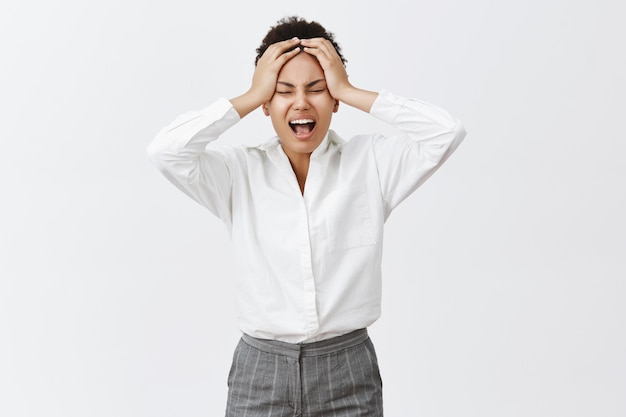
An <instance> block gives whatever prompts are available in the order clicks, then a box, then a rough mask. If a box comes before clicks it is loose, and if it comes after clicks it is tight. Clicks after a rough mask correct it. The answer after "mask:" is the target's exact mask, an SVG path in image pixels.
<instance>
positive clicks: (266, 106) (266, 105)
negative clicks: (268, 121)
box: [261, 103, 270, 116]
mask: <svg viewBox="0 0 626 417" xmlns="http://www.w3.org/2000/svg"><path fill="white" fill-rule="evenodd" d="M261 107H262V108H263V114H264V115H266V116H269V115H270V105H269V103H263V105H262V106H261Z"/></svg>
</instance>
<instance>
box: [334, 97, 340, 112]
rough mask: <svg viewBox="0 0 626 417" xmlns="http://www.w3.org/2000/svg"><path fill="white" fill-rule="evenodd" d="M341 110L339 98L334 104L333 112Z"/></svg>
mask: <svg viewBox="0 0 626 417" xmlns="http://www.w3.org/2000/svg"><path fill="white" fill-rule="evenodd" d="M338 110H339V100H335V105H334V106H333V113H337V111H338Z"/></svg>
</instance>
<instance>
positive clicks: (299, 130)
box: [293, 124, 311, 135]
mask: <svg viewBox="0 0 626 417" xmlns="http://www.w3.org/2000/svg"><path fill="white" fill-rule="evenodd" d="M293 130H294V132H296V135H306V134H307V133H309V132H310V131H311V125H310V124H305V125H295V126H294V127H293Z"/></svg>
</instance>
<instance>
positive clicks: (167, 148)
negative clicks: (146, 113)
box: [148, 99, 240, 170]
mask: <svg viewBox="0 0 626 417" xmlns="http://www.w3.org/2000/svg"><path fill="white" fill-rule="evenodd" d="M239 120H240V119H239V116H238V114H237V113H235V112H234V111H233V109H232V106H231V104H230V103H229V102H228V100H226V99H220V100H218V101H216V102H215V103H213V104H212V105H211V106H209V107H207V108H205V109H203V110H200V111H195V112H189V113H185V114H183V115H181V116H179V117H178V118H176V120H174V121H173V122H172V123H170V124H169V125H168V126H166V127H165V128H163V129H161V131H160V132H159V133H158V134H157V136H156V137H155V138H154V140H153V141H152V143H151V144H150V145H149V146H148V156H149V157H150V159H151V160H152V161H153V162H154V163H155V164H156V165H157V166H158V167H159V169H161V170H172V169H175V168H180V167H181V166H183V165H187V164H188V163H193V162H194V160H195V159H197V157H198V155H200V154H201V153H203V152H204V150H205V149H206V146H207V145H208V144H209V142H212V141H214V140H216V139H217V138H218V137H219V136H220V135H221V134H222V133H223V132H224V131H225V130H226V129H228V128H229V127H231V126H232V125H234V124H235V123H237V122H238V121H239Z"/></svg>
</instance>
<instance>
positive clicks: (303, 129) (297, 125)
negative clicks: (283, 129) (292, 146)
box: [289, 119, 315, 136]
mask: <svg viewBox="0 0 626 417" xmlns="http://www.w3.org/2000/svg"><path fill="white" fill-rule="evenodd" d="M289 126H290V127H291V130H293V132H294V133H295V134H296V136H302V135H308V134H309V133H311V132H312V131H313V128H315V121H314V120H311V119H297V120H292V121H290V122H289Z"/></svg>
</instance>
